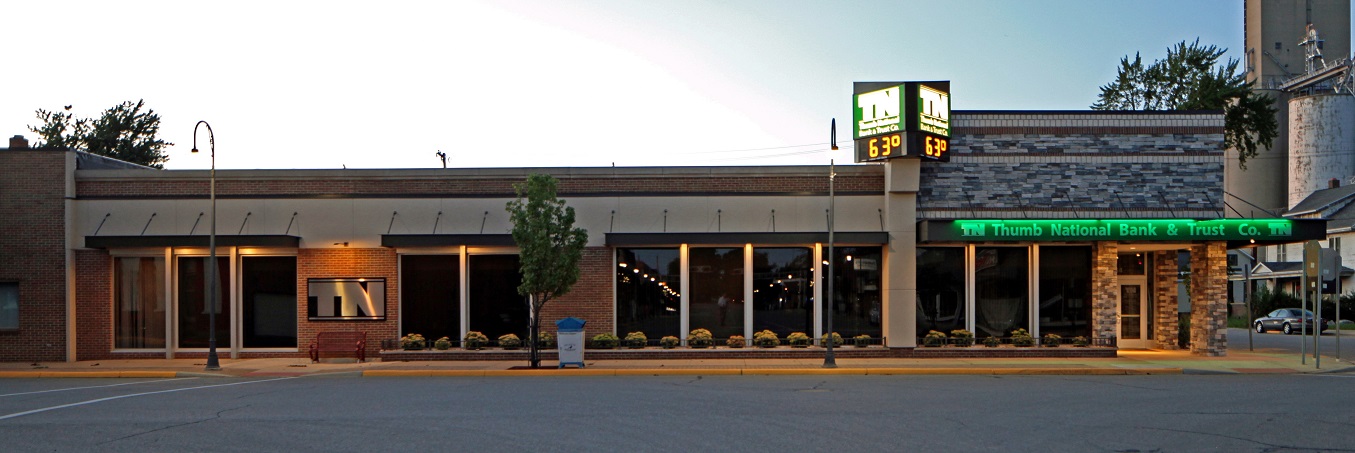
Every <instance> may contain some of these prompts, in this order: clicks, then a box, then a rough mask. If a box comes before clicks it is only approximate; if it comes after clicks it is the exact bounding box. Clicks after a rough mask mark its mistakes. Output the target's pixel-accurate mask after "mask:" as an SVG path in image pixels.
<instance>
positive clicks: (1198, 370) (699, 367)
mask: <svg viewBox="0 0 1355 453" xmlns="http://www.w3.org/2000/svg"><path fill="white" fill-rule="evenodd" d="M585 361H586V362H587V367H585V368H576V367H569V368H566V369H558V368H557V367H556V362H555V361H545V362H542V366H543V368H542V369H536V370H532V369H526V365H527V363H526V361H518V360H515V361H431V362H380V361H369V362H364V363H311V362H310V360H309V359H306V358H269V359H221V370H220V371H213V372H208V371H204V370H203V367H204V366H205V360H204V359H172V360H166V359H136V360H97V361H81V362H44V363H36V364H35V363H0V378H34V377H85V378H93V377H123V378H131V377H137V378H167V377H185V376H196V377H254V376H319V375H347V376H368V377H378V376H611V375H827V374H832V375H930V374H952V375H956V374H984V375H999V374H1001V375H1018V374H1024V375H1130V374H1183V373H1184V374H1299V373H1329V372H1351V371H1355V367H1352V364H1350V363H1346V362H1339V361H1336V360H1335V359H1334V358H1329V357H1323V360H1322V365H1323V367H1322V368H1321V369H1318V368H1316V367H1315V366H1314V365H1315V364H1314V361H1313V360H1312V358H1311V357H1310V358H1309V359H1308V361H1307V362H1308V363H1307V364H1300V363H1299V357H1298V355H1297V354H1292V353H1285V352H1282V351H1257V352H1245V351H1230V352H1229V355H1228V356H1227V357H1199V356H1194V355H1191V354H1190V353H1189V352H1186V351H1159V350H1121V351H1119V354H1118V357H1115V358H1085V359H1079V358H983V359H978V358H953V359H952V358H945V359H933V358H927V359H897V358H894V359H838V360H837V365H838V366H837V368H823V367H822V365H823V360H822V359H817V358H816V359H716V360H585Z"/></svg>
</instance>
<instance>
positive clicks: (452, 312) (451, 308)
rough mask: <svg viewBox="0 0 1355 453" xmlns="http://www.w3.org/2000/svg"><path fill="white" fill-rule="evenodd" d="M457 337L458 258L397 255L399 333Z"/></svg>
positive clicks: (459, 309)
mask: <svg viewBox="0 0 1355 453" xmlns="http://www.w3.org/2000/svg"><path fill="white" fill-rule="evenodd" d="M411 333H417V334H419V335H423V337H424V338H429V339H433V340H436V339H438V338H442V337H447V338H461V257H460V256H457V255H402V256H401V257H400V335H401V336H404V335H408V334H411Z"/></svg>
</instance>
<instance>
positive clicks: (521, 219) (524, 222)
mask: <svg viewBox="0 0 1355 453" xmlns="http://www.w3.org/2000/svg"><path fill="white" fill-rule="evenodd" d="M556 184H557V181H556V180H555V178H554V177H551V176H550V175H542V174H534V175H531V176H528V177H527V181H526V182H522V183H518V184H513V189H514V190H516V191H517V199H516V200H513V201H510V202H508V206H507V210H508V213H509V220H511V221H512V222H513V241H514V242H516V243H517V245H518V249H519V252H518V253H519V257H520V261H521V266H522V268H521V270H522V284H521V285H519V286H518V294H522V295H524V296H531V299H530V302H529V303H530V304H531V307H530V308H531V311H532V325H531V339H530V340H529V341H528V343H529V344H531V358H530V360H531V365H532V367H533V368H535V367H537V366H538V365H539V364H540V358H539V356H538V353H537V351H538V346H537V339H538V338H539V337H538V336H539V334H540V324H541V307H544V306H545V305H546V303H547V302H549V301H550V300H551V299H553V298H555V297H558V296H561V295H564V294H565V293H568V292H569V289H570V288H571V287H573V286H574V283H576V282H578V281H579V261H580V260H581V259H582V258H583V248H584V246H585V245H587V244H588V231H586V230H584V229H582V228H575V227H574V208H572V207H568V206H565V201H564V200H561V199H559V198H556Z"/></svg>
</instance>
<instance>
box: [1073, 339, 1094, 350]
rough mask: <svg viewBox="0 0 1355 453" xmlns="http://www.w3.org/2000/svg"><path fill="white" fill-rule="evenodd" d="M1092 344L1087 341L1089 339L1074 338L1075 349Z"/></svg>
mask: <svg viewBox="0 0 1355 453" xmlns="http://www.w3.org/2000/svg"><path fill="white" fill-rule="evenodd" d="M1091 344H1092V342H1091V341H1090V340H1087V337H1073V347H1075V348H1085V347H1087V346H1089V345H1091Z"/></svg>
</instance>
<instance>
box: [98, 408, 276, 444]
mask: <svg viewBox="0 0 1355 453" xmlns="http://www.w3.org/2000/svg"><path fill="white" fill-rule="evenodd" d="M249 406H250V405H249V404H246V405H244V406H238V407H232V408H227V409H222V410H219V411H217V412H216V414H214V415H213V416H211V417H207V418H203V419H200V420H194V421H190V422H185V423H178V424H174V425H168V426H161V427H159V428H155V429H152V430H147V431H142V432H139V433H136V434H131V435H127V436H123V437H119V438H117V439H109V440H106V441H103V442H100V443H99V445H104V444H111V443H113V442H118V441H121V440H126V439H131V438H134V437H140V436H144V435H147V434H150V433H154V432H159V431H164V430H167V429H174V428H178V427H181V426H188V425H196V424H199V423H202V422H206V421H211V420H218V419H220V418H221V414H224V413H227V412H230V411H233V410H238V409H244V408H246V407H249Z"/></svg>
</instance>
